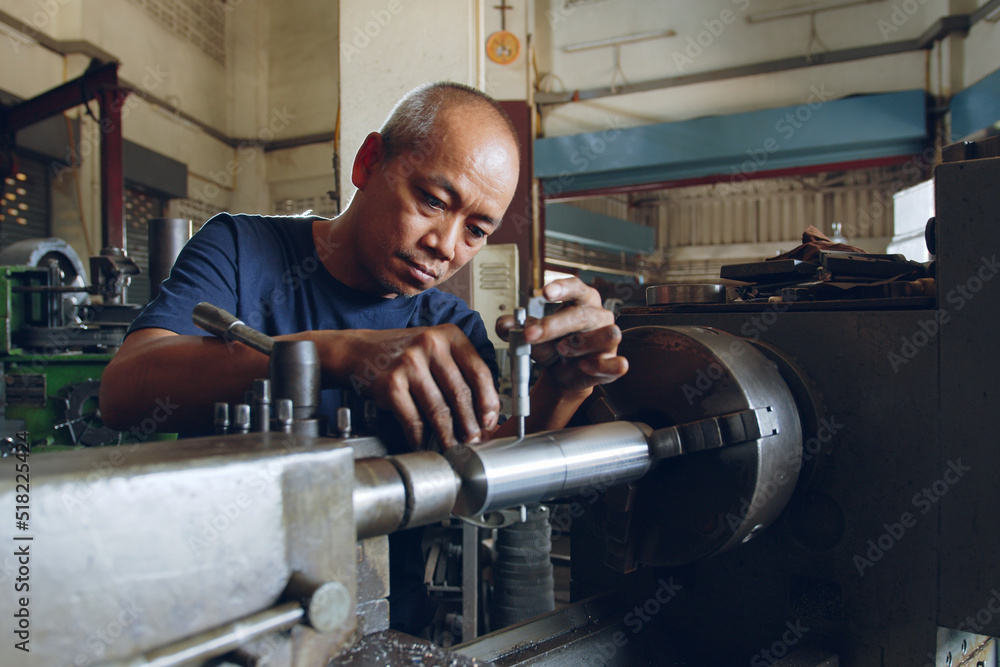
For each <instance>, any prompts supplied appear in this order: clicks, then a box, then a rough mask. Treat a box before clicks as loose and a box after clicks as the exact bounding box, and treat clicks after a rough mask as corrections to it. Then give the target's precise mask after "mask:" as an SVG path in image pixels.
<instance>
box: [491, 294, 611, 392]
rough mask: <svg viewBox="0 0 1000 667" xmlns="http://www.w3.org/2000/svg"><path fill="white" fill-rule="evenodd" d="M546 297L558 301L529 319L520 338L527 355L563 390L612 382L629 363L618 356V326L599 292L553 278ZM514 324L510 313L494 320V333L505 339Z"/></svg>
mask: <svg viewBox="0 0 1000 667" xmlns="http://www.w3.org/2000/svg"><path fill="white" fill-rule="evenodd" d="M542 294H543V295H544V296H545V298H546V299H548V300H549V301H561V302H562V306H561V307H560V308H559V310H558V311H557V312H556V313H554V314H552V315H549V316H548V317H544V318H542V319H541V320H531V321H530V322H529V323H528V324H527V325H526V326H525V328H524V337H525V339H526V340H527V341H528V342H529V343H531V345H532V348H531V356H532V357H533V358H534V359H535V361H536V362H538V363H539V364H541V365H542V366H543V367H545V373H546V374H547V375H548V376H549V378H550V380H551V382H552V383H553V385H555V387H556V388H557V389H559V390H560V391H562V392H565V393H589V392H590V390H591V388H592V387H594V386H595V385H598V384H605V383H608V382H613V381H615V380H617V379H618V378H619V377H621V376H622V375H624V374H625V372H626V371H627V370H628V361H627V360H626V359H625V357H621V356H618V342H619V341H620V340H621V337H622V334H621V330H620V329H619V328H618V327H617V326H616V325H615V317H614V315H613V314H612V313H611V312H610V311H608V310H605V309H604V308H603V307H602V305H601V296H600V295H599V294H598V293H597V290H595V289H594V288H592V287H588V286H587V285H585V284H584V283H583V282H582V281H580V279H579V278H565V279H562V280H556V281H553V282H551V283H549V284H548V285H546V286H545V288H544V289H543V290H542ZM513 326H514V317H513V316H512V315H504V316H503V317H501V318H500V319H499V320H497V324H496V330H497V333H498V334H499V335H500V336H502V337H503V338H504V339H506V338H507V332H508V331H509V330H510V329H511V328H512V327H513Z"/></svg>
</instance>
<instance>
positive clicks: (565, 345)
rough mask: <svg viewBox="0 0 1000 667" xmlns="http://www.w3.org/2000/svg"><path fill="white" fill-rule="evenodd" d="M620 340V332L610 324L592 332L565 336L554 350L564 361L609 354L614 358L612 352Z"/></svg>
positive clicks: (580, 332)
mask: <svg viewBox="0 0 1000 667" xmlns="http://www.w3.org/2000/svg"><path fill="white" fill-rule="evenodd" d="M621 339H622V332H621V329H619V328H618V327H617V326H616V325H614V324H612V325H609V326H606V327H601V328H600V329H594V330H592V331H577V332H576V333H573V334H570V335H569V336H566V337H565V338H563V339H562V340H561V341H559V344H558V345H556V350H557V351H558V352H559V354H560V355H561V356H562V357H564V358H566V359H573V358H578V357H587V356H590V355H595V354H609V355H610V356H614V354H613V353H614V351H615V350H617V348H618V343H619V342H620V341H621Z"/></svg>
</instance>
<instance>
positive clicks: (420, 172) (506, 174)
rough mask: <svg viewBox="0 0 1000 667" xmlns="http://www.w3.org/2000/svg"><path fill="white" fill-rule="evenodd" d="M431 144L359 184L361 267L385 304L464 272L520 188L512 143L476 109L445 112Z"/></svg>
mask: <svg viewBox="0 0 1000 667" xmlns="http://www.w3.org/2000/svg"><path fill="white" fill-rule="evenodd" d="M484 116H485V119H484ZM427 144H428V145H424V146H418V147H417V148H416V150H413V151H408V152H403V153H402V154H400V155H398V156H396V157H394V158H393V159H392V160H390V161H389V162H385V160H384V159H380V160H378V164H377V165H376V166H375V167H374V168H372V169H371V172H370V174H367V177H366V178H365V179H364V182H363V183H358V182H357V181H356V184H358V188H359V190H362V191H363V196H364V198H365V207H364V212H365V224H364V225H362V226H360V227H359V229H358V234H359V236H358V238H357V239H356V245H355V247H356V248H357V250H358V252H359V258H358V259H359V265H360V267H361V270H362V271H363V272H364V273H365V274H367V275H366V276H365V282H369V283H370V284H371V285H372V288H373V289H377V290H380V291H382V293H383V294H384V295H385V296H390V295H403V296H413V295H416V294H418V293H420V292H422V291H424V290H426V289H428V288H430V287H434V286H436V285H439V284H441V283H442V282H444V281H445V280H447V279H448V278H449V277H451V276H452V274H454V273H455V272H456V271H458V270H459V269H460V268H462V267H463V266H464V265H465V263H466V262H468V261H469V260H470V259H472V257H473V256H474V255H475V254H476V253H477V252H479V249H480V248H482V247H483V245H484V244H485V243H486V238H487V237H488V236H489V235H490V234H492V233H493V232H494V231H496V229H497V227H498V226H499V224H500V220H501V218H502V217H503V214H504V211H506V210H507V206H508V205H509V204H510V201H511V199H512V198H513V196H514V190H515V188H516V187H517V176H518V156H517V147H516V146H515V144H514V143H513V139H512V138H511V137H510V136H509V133H508V131H507V129H506V127H505V126H504V125H503V124H502V123H501V122H500V121H499V120H494V119H492V118H490V117H489V115H488V114H484V113H483V111H482V110H480V109H478V108H477V107H475V106H473V107H452V108H448V109H444V110H443V111H441V112H440V113H439V114H438V119H437V123H436V127H435V130H434V132H432V134H431V139H430V140H429V141H428V142H427ZM362 150H364V149H362ZM359 194H360V193H359Z"/></svg>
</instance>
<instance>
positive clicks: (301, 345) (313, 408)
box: [268, 340, 320, 420]
mask: <svg viewBox="0 0 1000 667" xmlns="http://www.w3.org/2000/svg"><path fill="white" fill-rule="evenodd" d="M270 354H271V361H270V366H269V369H268V375H269V376H270V378H271V393H272V395H273V397H274V399H275V400H281V399H283V398H290V399H291V400H292V406H293V407H292V416H293V417H294V418H295V419H296V420H303V419H312V418H313V417H315V416H316V412H317V410H319V391H320V365H319V353H318V352H317V350H316V343H314V342H313V341H311V340H278V341H274V345H273V346H272V348H271V352H270Z"/></svg>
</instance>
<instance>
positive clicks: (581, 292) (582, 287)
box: [542, 278, 601, 308]
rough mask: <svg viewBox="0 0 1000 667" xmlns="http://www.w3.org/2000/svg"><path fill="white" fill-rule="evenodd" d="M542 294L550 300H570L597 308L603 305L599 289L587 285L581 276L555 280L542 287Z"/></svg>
mask: <svg viewBox="0 0 1000 667" xmlns="http://www.w3.org/2000/svg"><path fill="white" fill-rule="evenodd" d="M542 294H543V295H544V296H545V298H546V299H548V300H549V301H563V302H566V301H569V302H573V303H577V304H580V305H588V306H593V307H595V308H600V307H601V295H600V294H599V293H598V291H597V290H595V289H594V288H593V287H589V286H587V285H586V284H585V283H584V282H583V281H582V280H580V279H579V278H561V279H559V280H553V281H552V282H551V283H549V284H548V285H546V286H545V287H543V288H542Z"/></svg>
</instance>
